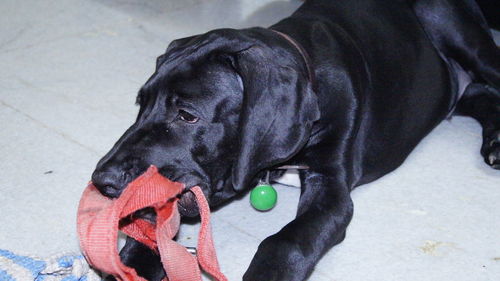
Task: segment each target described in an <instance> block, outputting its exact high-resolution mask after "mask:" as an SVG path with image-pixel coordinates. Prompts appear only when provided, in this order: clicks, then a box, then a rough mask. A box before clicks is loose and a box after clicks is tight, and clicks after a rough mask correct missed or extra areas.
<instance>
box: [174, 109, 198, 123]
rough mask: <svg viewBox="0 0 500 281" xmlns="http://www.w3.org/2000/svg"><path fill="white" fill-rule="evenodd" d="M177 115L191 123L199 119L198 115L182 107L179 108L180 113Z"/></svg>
mask: <svg viewBox="0 0 500 281" xmlns="http://www.w3.org/2000/svg"><path fill="white" fill-rule="evenodd" d="M177 117H178V118H179V119H181V120H182V121H184V122H187V123H190V124H193V123H196V122H198V119H199V118H198V117H196V116H194V115H193V114H191V113H189V112H187V111H185V110H182V109H180V110H179V115H177Z"/></svg>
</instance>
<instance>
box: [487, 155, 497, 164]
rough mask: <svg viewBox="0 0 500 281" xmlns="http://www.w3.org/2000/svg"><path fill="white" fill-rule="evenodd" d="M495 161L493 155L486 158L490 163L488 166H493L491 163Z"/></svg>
mask: <svg viewBox="0 0 500 281" xmlns="http://www.w3.org/2000/svg"><path fill="white" fill-rule="evenodd" d="M495 160H497V158H496V157H495V155H490V157H488V162H490V165H493V163H495Z"/></svg>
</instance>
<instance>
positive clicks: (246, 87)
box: [92, 28, 319, 215]
mask: <svg viewBox="0 0 500 281" xmlns="http://www.w3.org/2000/svg"><path fill="white" fill-rule="evenodd" d="M137 103H138V105H139V106H140V110H139V114H138V116H137V120H136V122H135V123H134V124H133V125H132V126H131V127H130V128H129V129H128V130H127V131H126V132H125V133H124V135H123V136H122V137H121V138H120V139H119V140H118V142H117V143H116V144H115V145H114V147H113V148H112V149H111V151H110V152H109V153H108V154H107V155H106V156H104V157H103V158H102V159H101V160H100V161H99V163H98V164H97V167H96V170H95V171H94V174H93V176H92V181H93V182H94V184H95V185H96V186H97V187H98V188H99V190H100V191H101V192H102V193H103V194H105V195H107V196H110V197H118V196H119V195H120V194H121V192H122V191H123V189H124V188H125V187H126V185H127V184H128V183H129V182H130V181H132V180H133V179H134V178H136V177H137V176H139V175H140V174H142V173H143V172H144V171H145V170H146V169H147V168H148V166H149V165H156V166H157V167H158V168H159V171H160V173H161V174H163V175H164V176H166V177H168V178H169V179H171V180H173V181H179V182H182V183H184V184H185V185H186V187H187V188H189V187H192V186H195V185H199V186H200V187H202V189H203V191H204V193H205V195H206V196H207V198H208V199H209V202H210V204H211V205H217V204H219V203H221V202H223V201H225V200H227V199H228V198H231V197H233V196H234V195H235V194H236V193H237V192H238V191H241V190H243V189H245V188H247V187H249V186H251V185H252V184H253V183H255V182H256V181H257V180H258V178H256V176H257V174H258V173H259V172H261V171H263V170H265V169H268V168H270V167H273V166H275V165H277V164H280V163H282V162H284V161H287V160H288V159H290V158H291V157H292V156H294V155H295V154H296V153H297V152H298V151H299V150H300V149H301V148H302V147H303V146H304V145H305V143H306V142H307V140H308V136H309V134H310V131H311V128H312V125H313V122H314V121H315V120H317V119H318V118H319V111H318V104H317V101H316V97H315V95H314V93H313V92H312V89H311V85H310V81H309V79H308V74H307V69H306V68H305V65H304V63H303V60H302V58H301V57H300V54H299V53H298V52H297V50H295V49H294V48H293V47H292V46H290V44H289V43H288V42H286V40H284V39H283V38H281V37H280V36H277V35H276V34H275V33H274V32H272V31H270V30H267V29H262V28H253V29H247V30H239V31H237V30H232V29H221V30H215V31H211V32H209V33H206V34H203V35H199V36H193V37H189V38H184V39H179V40H176V41H173V42H172V43H171V44H170V46H169V47H168V49H167V51H166V52H165V54H164V55H162V56H160V57H159V58H158V60H157V65H156V71H155V73H154V74H153V75H152V76H151V78H150V79H149V80H148V81H147V82H146V84H145V85H144V86H143V87H142V89H141V90H140V92H139V95H138V97H137ZM189 194H191V193H186V194H185V195H184V196H183V197H182V198H181V201H180V209H181V213H183V214H184V215H195V214H196V210H197V208H196V207H195V205H194V203H193V200H192V199H193V198H191V197H190V195H189Z"/></svg>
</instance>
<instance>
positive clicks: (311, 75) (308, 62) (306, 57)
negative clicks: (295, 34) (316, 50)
mask: <svg viewBox="0 0 500 281" xmlns="http://www.w3.org/2000/svg"><path fill="white" fill-rule="evenodd" d="M271 31H273V32H275V33H276V34H278V35H280V36H281V37H283V38H285V39H286V40H287V41H288V42H289V43H290V44H292V45H293V46H294V47H295V49H297V51H299V53H300V55H301V56H302V59H304V63H305V64H306V68H307V72H308V74H309V80H310V81H311V84H313V85H314V71H313V70H312V67H311V58H310V57H309V55H308V54H307V52H306V50H305V49H304V48H303V47H302V45H300V44H299V42H297V41H295V39H293V38H292V37H290V36H289V35H286V34H285V33H283V32H280V31H277V30H274V29H271Z"/></svg>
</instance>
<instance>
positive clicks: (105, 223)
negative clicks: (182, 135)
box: [77, 166, 227, 281]
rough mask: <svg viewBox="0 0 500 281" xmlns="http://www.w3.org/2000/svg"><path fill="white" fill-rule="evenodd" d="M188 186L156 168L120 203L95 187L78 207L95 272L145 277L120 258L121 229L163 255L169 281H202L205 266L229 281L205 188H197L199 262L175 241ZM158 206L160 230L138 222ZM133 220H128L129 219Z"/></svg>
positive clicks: (84, 243) (87, 253)
mask: <svg viewBox="0 0 500 281" xmlns="http://www.w3.org/2000/svg"><path fill="white" fill-rule="evenodd" d="M183 189H184V185H183V184H181V183H177V182H172V181H170V180H168V179H167V178H165V177H163V176H162V175H161V174H160V173H159V172H158V169H157V168H156V167H155V166H151V167H150V168H149V169H148V170H147V171H146V172H145V173H144V174H142V175H141V176H139V177H138V178H137V179H135V180H134V181H133V182H131V183H130V184H129V185H128V186H127V188H126V189H125V191H124V192H123V193H122V195H121V196H120V197H119V198H118V199H110V198H108V197H105V196H103V195H101V193H100V192H99V191H98V190H97V189H96V187H95V186H94V185H93V184H92V183H90V184H89V185H88V186H87V188H86V189H85V191H84V192H83V195H82V198H81V200H80V205H79V207H78V220H77V223H78V226H77V227H78V235H79V238H80V246H81V248H82V251H83V253H84V255H85V257H86V259H87V261H88V262H89V264H91V265H93V266H94V267H95V268H97V269H99V270H101V271H103V272H106V273H109V274H112V275H113V276H115V277H116V278H118V279H119V280H134V281H135V280H140V281H143V280H144V281H145V279H144V278H142V277H140V276H138V275H137V272H136V271H135V270H134V269H133V268H130V267H127V266H125V265H124V264H123V263H122V262H121V260H120V257H119V255H118V248H117V240H118V230H121V231H122V232H124V233H125V234H127V235H129V236H130V237H132V238H134V239H136V240H137V241H140V242H142V243H144V244H145V245H147V246H148V247H150V248H151V249H153V250H154V251H157V252H158V253H159V254H160V256H161V260H162V263H163V267H164V269H165V272H166V273H167V276H168V279H165V280H168V281H201V280H202V279H201V271H200V267H201V268H202V269H203V270H204V271H205V272H207V273H208V274H210V275H211V276H213V277H214V279H215V280H218V281H226V280H227V279H226V277H225V276H224V275H223V274H222V273H221V272H220V270H219V264H218V262H217V256H216V254H215V248H214V245H213V240H212V234H211V230H210V209H209V206H208V203H207V201H206V199H205V196H204V195H203V192H202V190H201V188H199V187H193V188H192V189H191V190H190V191H191V192H193V193H194V195H195V197H196V201H197V203H198V208H199V210H200V216H201V228H200V232H199V237H198V247H197V257H195V256H193V255H192V254H190V253H189V252H188V251H187V250H186V248H184V247H183V246H182V245H180V244H178V243H177V242H175V241H173V240H172V239H173V238H174V236H175V235H176V233H177V232H178V230H179V225H180V215H179V212H178V210H177V200H178V195H179V194H180V193H181V192H182V190H183ZM146 207H152V208H154V209H155V211H156V213H157V221H156V225H154V224H151V223H150V222H148V221H146V220H143V219H140V218H134V217H132V216H131V215H132V214H133V213H134V212H136V211H137V210H140V209H143V208H146ZM124 218H127V220H123V219H124Z"/></svg>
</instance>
